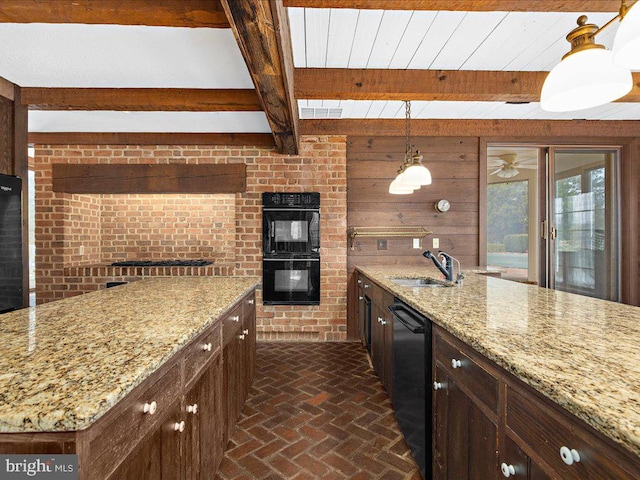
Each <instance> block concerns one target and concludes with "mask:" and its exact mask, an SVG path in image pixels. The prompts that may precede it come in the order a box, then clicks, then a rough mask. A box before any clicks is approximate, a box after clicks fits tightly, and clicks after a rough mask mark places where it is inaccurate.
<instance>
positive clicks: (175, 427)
mask: <svg viewBox="0 0 640 480" xmlns="http://www.w3.org/2000/svg"><path fill="white" fill-rule="evenodd" d="M184 428H185V423H184V420H182V421H181V422H176V423H174V424H173V430H174V431H176V432H180V433H182V432H184Z"/></svg>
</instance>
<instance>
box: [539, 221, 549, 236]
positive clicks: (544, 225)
mask: <svg viewBox="0 0 640 480" xmlns="http://www.w3.org/2000/svg"><path fill="white" fill-rule="evenodd" d="M548 233H549V232H548V230H547V221H546V220H543V221H542V222H540V237H541V238H542V239H543V240H546V239H547V234H548Z"/></svg>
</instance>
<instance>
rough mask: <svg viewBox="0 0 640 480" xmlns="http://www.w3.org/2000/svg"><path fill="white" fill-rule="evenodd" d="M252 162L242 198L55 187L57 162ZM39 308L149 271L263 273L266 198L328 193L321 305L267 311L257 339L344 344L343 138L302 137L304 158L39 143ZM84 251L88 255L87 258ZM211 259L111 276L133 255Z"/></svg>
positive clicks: (254, 150) (247, 150) (252, 151)
mask: <svg viewBox="0 0 640 480" xmlns="http://www.w3.org/2000/svg"><path fill="white" fill-rule="evenodd" d="M59 162H64V163H169V162H175V163H178V162H185V163H245V164H246V165H247V190H246V192H244V193H242V194H237V195H71V194H65V193H54V192H53V191H52V188H51V165H52V164H53V163H59ZM34 164H35V169H36V249H37V250H36V271H37V298H38V302H39V303H42V302H46V301H51V300H55V299H59V298H64V297H67V296H71V295H75V294H79V293H84V292H87V291H91V290H95V289H97V288H101V287H103V286H104V284H105V283H106V281H117V280H129V281H131V280H135V279H137V278H142V277H145V276H148V275H176V274H177V275H180V274H187V275H188V274H205V275H209V274H216V275H227V274H235V275H255V276H261V275H262V268H261V259H262V252H261V236H262V224H261V222H262V209H261V194H262V192H265V191H291V192H302V191H318V192H320V193H321V202H322V207H321V235H322V238H321V242H322V265H321V268H322V271H321V274H322V284H321V295H322V298H321V303H320V305H319V306H295V307H294V306H262V304H261V303H262V302H261V298H260V293H261V292H258V311H257V314H258V334H259V338H268V339H281V340H301V339H305V340H344V339H345V338H346V208H347V204H346V138H345V137H326V136H323V137H311V136H310V137H304V139H303V142H302V145H301V152H300V155H299V156H289V155H280V154H277V153H275V151H273V150H272V149H266V148H258V147H242V148H241V147H224V146H216V147H211V146H202V147H194V146H128V147H122V146H74V145H67V146H60V145H56V146H47V145H39V146H36V151H35V163H34ZM82 250H84V253H81V252H82ZM203 257H204V258H214V260H215V264H214V267H209V268H208V269H200V270H198V269H183V270H180V269H173V270H172V269H155V270H153V269H137V270H135V271H132V270H128V271H117V272H116V271H114V270H113V268H106V267H105V265H106V264H108V263H111V262H112V261H117V260H124V259H127V258H129V259H130V258H146V259H160V258H182V259H184V258H203Z"/></svg>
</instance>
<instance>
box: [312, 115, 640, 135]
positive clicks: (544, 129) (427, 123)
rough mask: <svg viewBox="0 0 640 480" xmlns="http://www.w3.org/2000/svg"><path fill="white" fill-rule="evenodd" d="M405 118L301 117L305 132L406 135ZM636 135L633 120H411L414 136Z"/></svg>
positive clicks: (636, 130)
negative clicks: (323, 118) (303, 118)
mask: <svg viewBox="0 0 640 480" xmlns="http://www.w3.org/2000/svg"><path fill="white" fill-rule="evenodd" d="M404 129H405V121H404V119H400V120H396V119H371V120H367V119H365V120H363V119H342V120H301V122H300V132H301V134H302V135H355V136H382V137H384V136H389V137H394V136H404V134H405V130H404ZM586 132H588V135H589V136H590V137H637V136H638V122H637V121H633V120H631V121H630V120H626V121H625V120H607V121H603V120H457V119H428V120H423V119H417V120H411V135H412V136H415V137H421V136H427V137H505V136H506V137H526V138H533V137H584V136H585V135H586V134H587V133H586Z"/></svg>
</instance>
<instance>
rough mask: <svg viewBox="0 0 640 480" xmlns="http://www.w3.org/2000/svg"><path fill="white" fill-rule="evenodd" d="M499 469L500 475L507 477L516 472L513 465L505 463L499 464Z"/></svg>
mask: <svg viewBox="0 0 640 480" xmlns="http://www.w3.org/2000/svg"><path fill="white" fill-rule="evenodd" d="M500 470H501V471H502V475H503V476H505V477H507V478H509V477H510V476H512V475H515V474H516V469H515V468H514V467H513V465H507V464H506V463H503V464H502V465H500Z"/></svg>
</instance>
